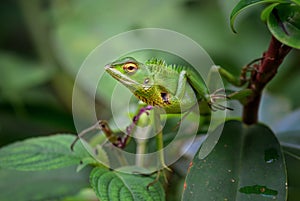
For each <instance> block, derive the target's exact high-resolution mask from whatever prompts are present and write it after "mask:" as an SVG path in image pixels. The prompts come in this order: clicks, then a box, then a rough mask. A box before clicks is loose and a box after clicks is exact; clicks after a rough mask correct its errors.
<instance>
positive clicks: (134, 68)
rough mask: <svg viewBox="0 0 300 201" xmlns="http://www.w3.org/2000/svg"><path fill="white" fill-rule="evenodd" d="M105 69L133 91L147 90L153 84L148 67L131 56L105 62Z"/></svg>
mask: <svg viewBox="0 0 300 201" xmlns="http://www.w3.org/2000/svg"><path fill="white" fill-rule="evenodd" d="M105 70H106V72H108V73H109V74H110V75H111V76H112V77H113V78H115V79H116V80H117V81H119V82H121V83H122V84H123V85H124V86H126V87H127V88H129V89H130V90H131V91H133V92H134V91H140V90H147V89H149V88H150V87H151V86H152V85H153V78H152V77H153V76H152V75H151V72H150V70H149V68H148V67H147V66H146V65H145V64H143V63H140V62H138V61H137V60H135V59H134V58H132V57H125V58H122V59H118V60H116V61H114V62H112V63H110V64H107V65H106V66H105Z"/></svg>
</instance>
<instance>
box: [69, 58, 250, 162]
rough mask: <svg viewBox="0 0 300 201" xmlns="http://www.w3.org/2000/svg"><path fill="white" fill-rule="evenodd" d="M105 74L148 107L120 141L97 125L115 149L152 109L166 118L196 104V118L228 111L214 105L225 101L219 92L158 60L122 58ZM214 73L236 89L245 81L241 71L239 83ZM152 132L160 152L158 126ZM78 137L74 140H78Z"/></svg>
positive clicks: (186, 71) (194, 73)
mask: <svg viewBox="0 0 300 201" xmlns="http://www.w3.org/2000/svg"><path fill="white" fill-rule="evenodd" d="M245 69H247V68H245ZM105 70H106V72H108V73H109V74H110V75H111V76H112V77H113V78H115V79H116V80H117V81H119V82H120V83H122V84H123V85H124V86H126V87H127V88H128V89H129V90H130V91H131V92H132V93H133V94H134V95H135V96H136V97H137V98H138V99H139V100H141V101H143V102H144V103H146V104H147V105H148V106H147V107H145V108H142V109H141V110H140V111H139V113H138V114H137V115H136V116H135V117H134V118H133V122H132V124H131V125H130V126H128V127H127V129H126V132H125V135H124V136H123V138H122V137H121V138H120V137H118V138H117V137H114V134H113V133H112V131H111V130H110V129H109V127H108V125H107V124H106V123H105V124H103V125H104V126H103V125H102V126H101V124H100V129H101V130H102V131H103V132H104V134H105V135H106V136H107V137H109V141H110V142H111V143H112V144H113V145H114V146H117V147H119V148H124V147H125V145H126V144H127V139H128V137H129V135H130V134H131V132H132V130H133V128H134V126H135V125H136V124H137V121H138V119H139V117H140V116H141V114H142V113H144V112H146V113H147V111H148V110H151V109H153V107H158V108H162V109H164V110H165V112H166V113H168V114H179V113H188V112H190V111H191V110H192V109H193V107H194V106H196V105H197V104H198V106H199V109H200V114H203V113H207V112H208V113H210V111H211V110H213V111H214V110H225V109H230V108H228V107H225V106H223V105H220V104H219V103H217V101H218V100H219V99H226V98H227V96H226V95H224V94H220V93H219V92H221V91H220V90H217V91H216V92H214V93H210V92H209V90H208V88H207V86H206V84H205V82H204V81H203V79H202V77H201V76H200V75H199V74H198V73H197V71H195V70H194V69H193V68H191V67H185V66H175V65H167V64H166V63H165V62H164V61H163V60H159V59H150V60H148V61H147V62H145V63H141V62H139V61H137V60H135V59H134V58H132V57H125V58H122V59H119V60H117V61H114V62H112V63H110V64H107V65H106V66H105ZM218 71H219V72H220V74H221V75H222V76H223V77H225V78H226V79H227V80H228V81H229V82H231V83H233V84H234V85H238V86H240V85H242V84H243V83H245V81H246V80H245V79H244V77H245V74H246V71H245V70H244V71H242V76H241V78H242V79H240V80H239V79H236V78H235V77H234V76H232V75H231V74H230V73H228V72H227V71H225V70H224V69H222V68H218ZM247 95H249V93H248V92H247V93H245V94H244V95H243V94H242V95H239V94H238V95H237V96H236V97H237V99H239V98H241V99H242V98H243V97H245V96H247ZM231 97H234V96H231ZM233 99H236V98H233ZM155 117H156V124H158V122H159V119H160V117H159V114H157V112H156V114H155ZM156 130H157V131H159V134H158V135H157V136H158V138H159V140H158V150H161V149H162V148H163V145H162V132H161V129H160V128H159V125H156ZM80 137H81V136H78V138H80ZM78 138H77V139H76V140H75V141H77V140H78ZM74 143H75V142H74ZM74 143H73V144H74ZM161 162H162V164H164V160H163V154H162V155H161Z"/></svg>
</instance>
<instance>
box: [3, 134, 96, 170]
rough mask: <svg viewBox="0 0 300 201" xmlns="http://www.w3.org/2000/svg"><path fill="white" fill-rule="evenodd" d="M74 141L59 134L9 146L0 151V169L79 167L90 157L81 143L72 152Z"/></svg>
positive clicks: (68, 136) (71, 136) (71, 137)
mask: <svg viewBox="0 0 300 201" xmlns="http://www.w3.org/2000/svg"><path fill="white" fill-rule="evenodd" d="M74 139H75V136H74V135H66V134H60V135H53V136H49V137H37V138H31V139H27V140H24V141H21V142H16V143H13V144H10V145H8V146H5V147H3V148H2V149H0V167H1V168H6V169H14V170H23V171H36V170H51V169H56V168H61V167H65V166H70V165H79V163H80V161H82V160H83V159H86V158H90V155H89V153H88V152H87V151H86V150H85V148H84V147H83V146H82V144H81V143H77V144H76V146H75V149H74V152H73V151H71V149H70V145H71V143H72V142H73V141H74ZM93 161H94V160H93Z"/></svg>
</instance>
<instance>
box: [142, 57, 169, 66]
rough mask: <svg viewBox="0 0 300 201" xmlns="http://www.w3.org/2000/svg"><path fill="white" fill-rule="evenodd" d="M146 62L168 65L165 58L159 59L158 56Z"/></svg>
mask: <svg viewBox="0 0 300 201" xmlns="http://www.w3.org/2000/svg"><path fill="white" fill-rule="evenodd" d="M146 64H155V65H160V66H166V65H167V64H166V62H165V60H163V59H157V58H152V59H149V60H148V61H146Z"/></svg>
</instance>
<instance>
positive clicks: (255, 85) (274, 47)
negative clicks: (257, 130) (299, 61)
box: [243, 36, 292, 124]
mask: <svg viewBox="0 0 300 201" xmlns="http://www.w3.org/2000/svg"><path fill="white" fill-rule="evenodd" d="M291 49H292V48H291V47H289V46H286V45H283V44H282V43H281V42H279V41H278V40H277V39H276V38H275V37H274V36H272V39H271V42H270V45H269V48H268V50H267V51H266V52H265V53H264V54H263V59H262V60H261V62H260V64H258V65H256V66H255V68H256V71H253V72H252V74H251V79H250V82H249V85H248V88H249V89H252V91H253V94H252V95H251V96H250V97H249V99H248V101H247V103H246V104H245V105H244V108H243V122H244V123H245V124H254V123H257V122H258V111H259V105H260V99H261V94H262V91H263V89H264V87H265V86H266V85H267V83H269V82H270V81H271V80H272V78H273V77H274V76H275V75H276V73H277V69H278V68H279V66H280V64H281V63H282V61H283V59H284V58H285V56H286V55H287V54H288V53H289V52H290V50H291Z"/></svg>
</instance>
